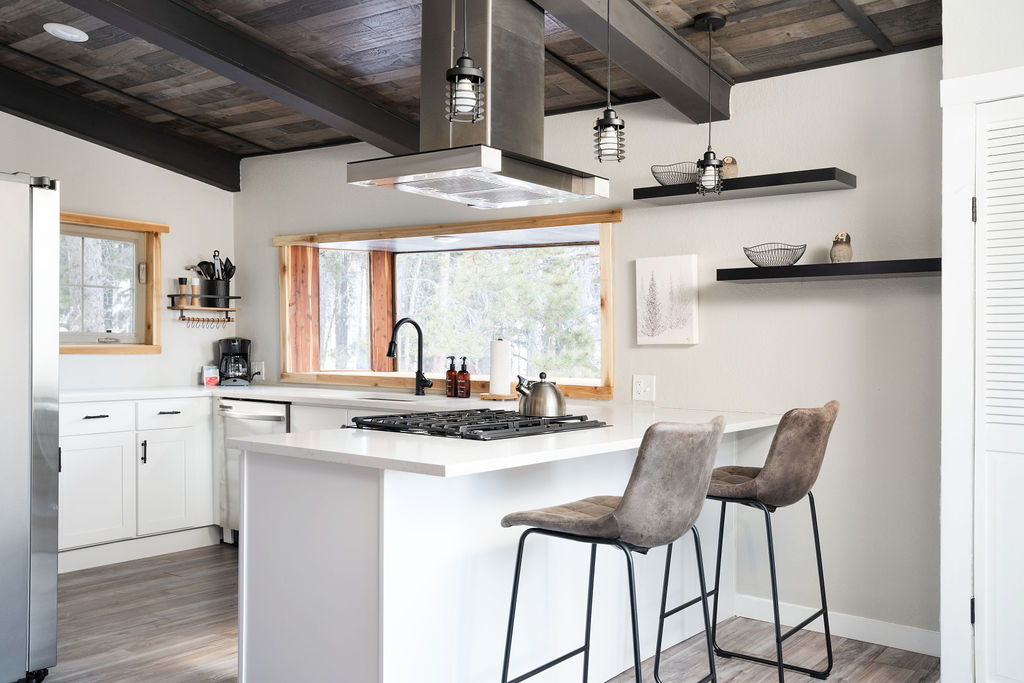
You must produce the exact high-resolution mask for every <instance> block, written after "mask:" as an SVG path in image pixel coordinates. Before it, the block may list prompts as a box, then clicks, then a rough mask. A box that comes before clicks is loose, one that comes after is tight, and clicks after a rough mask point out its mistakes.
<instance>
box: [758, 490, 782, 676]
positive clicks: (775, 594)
mask: <svg viewBox="0 0 1024 683" xmlns="http://www.w3.org/2000/svg"><path fill="white" fill-rule="evenodd" d="M760 507H761V510H762V511H763V512H764V527H765V531H766V533H767V534H768V567H769V570H770V572H771V579H772V611H773V613H774V615H775V655H776V657H778V659H776V660H775V661H776V663H777V664H778V667H779V683H785V681H786V671H785V669H783V664H782V622H781V620H780V618H779V582H778V578H777V577H776V575H775V542H774V540H773V539H772V513H771V512H769V510H768V508H766V507H765V506H764V505H761V506H760Z"/></svg>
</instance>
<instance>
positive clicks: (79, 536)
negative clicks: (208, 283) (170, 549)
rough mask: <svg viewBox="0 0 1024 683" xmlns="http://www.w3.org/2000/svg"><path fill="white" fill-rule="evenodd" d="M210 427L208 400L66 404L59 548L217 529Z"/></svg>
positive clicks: (62, 444)
mask: <svg viewBox="0 0 1024 683" xmlns="http://www.w3.org/2000/svg"><path fill="white" fill-rule="evenodd" d="M212 424H213V423H212V415H211V413H210V399H209V398H205V397H203V398H182V399H153V400H143V401H135V402H132V401H98V402H92V403H72V404H66V405H63V406H61V434H62V436H61V442H60V443H61V460H62V468H61V474H60V499H59V506H60V508H59V523H58V548H59V549H60V550H66V549H69V548H78V547H82V546H88V545H95V544H98V543H107V542H110V541H120V540H125V539H130V538H135V537H137V536H146V535H150V534H159V533H165V532H169V531H177V530H181V529H189V528H196V527H201V526H209V525H212V524H214V502H213V448H212ZM102 425H107V426H108V428H111V429H112V430H113V431H109V432H101V433H94V432H96V431H97V430H102Z"/></svg>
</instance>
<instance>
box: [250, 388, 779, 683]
mask: <svg viewBox="0 0 1024 683" xmlns="http://www.w3.org/2000/svg"><path fill="white" fill-rule="evenodd" d="M467 407H468V406H467ZM569 410H570V412H572V413H575V414H580V413H586V414H587V415H588V416H590V417H591V418H593V419H598V420H603V421H605V422H607V423H608V425H609V426H608V427H605V428H601V429H592V430H585V431H573V432H565V433H560V434H550V435H539V436H530V437H524V438H517V439H507V440H501V441H493V442H480V441H471V440H465V439H446V438H439V437H432V436H426V435H418V434H396V433H388V432H378V431H367V430H361V429H334V430H325V431H319V432H305V433H293V434H281V435H274V436H266V437H260V438H249V439H237V440H234V441H233V442H232V443H233V445H235V446H236V447H238V448H240V449H242V451H243V458H242V475H241V477H242V519H243V521H244V524H243V532H242V538H241V554H240V585H239V665H240V670H239V679H240V680H241V681H244V682H246V683H261V682H263V681H275V682H276V681H282V680H296V679H302V680H316V681H345V682H349V681H351V682H353V683H412V682H416V683H442V682H443V683H480V682H482V681H498V680H500V674H501V660H502V652H503V647H504V640H505V629H506V626H507V619H508V601H509V595H510V592H511V580H512V570H513V564H514V560H515V546H516V543H517V541H518V538H519V534H520V533H521V531H522V530H521V529H503V528H502V527H501V526H500V520H501V518H502V516H504V515H505V514H507V513H509V512H512V511H515V510H523V509H528V508H534V507H541V506H546V505H552V504H556V503H561V502H567V501H570V500H575V499H578V498H583V497H586V496H592V495H600V494H609V495H618V494H620V493H621V492H622V490H623V488H624V487H625V484H626V482H627V480H628V478H629V474H630V471H631V469H632V465H633V460H634V459H635V456H636V449H637V448H638V446H639V445H640V440H641V438H642V436H643V433H644V430H645V429H646V428H647V427H648V426H649V425H651V424H653V423H654V422H658V421H674V422H691V423H696V422H706V421H707V420H709V419H711V418H712V417H714V416H715V415H719V414H721V415H724V417H725V419H726V429H725V431H726V434H725V436H724V438H723V442H722V447H721V449H720V451H719V456H718V461H717V464H719V465H724V464H732V463H737V462H740V463H744V464H759V463H760V461H761V460H763V458H764V454H765V453H766V451H767V448H768V444H769V443H770V440H771V435H772V431H773V430H772V429H771V428H772V427H774V425H775V424H777V422H778V419H779V416H776V415H765V414H753V413H735V412H721V411H705V410H676V409H656V408H650V407H648V408H635V407H631V406H608V405H601V406H598V405H596V404H586V405H583V404H580V405H571V406H569ZM715 512H716V511H715V510H708V511H705V513H704V515H702V519H701V521H700V522H699V526H700V527H701V530H702V531H704V532H705V533H704V534H703V537H704V543H705V557H707V558H713V548H714V544H715V542H716V540H717V539H716V533H717V529H716V526H717V524H716V523H715V521H716V520H715V517H716V515H715V514H714V513H715ZM530 543H531V549H530V552H529V553H528V555H527V558H526V561H525V562H524V567H523V579H522V585H521V590H520V600H519V613H518V616H517V621H516V635H515V641H514V646H513V656H512V666H511V672H512V675H513V676H515V675H518V674H519V673H522V672H524V671H526V670H528V669H530V668H533V667H534V666H536V665H538V664H540V663H542V662H545V661H548V660H549V659H551V658H552V657H554V656H556V655H560V654H562V653H563V652H567V651H569V650H572V649H575V648H576V647H579V646H580V645H581V644H582V640H583V625H584V615H585V606H586V575H587V563H588V559H589V549H588V548H587V546H585V545H583V544H573V543H565V542H558V541H556V540H551V539H533V540H531V541H530ZM680 547H681V549H683V550H682V552H681V553H680V557H679V558H678V559H677V560H676V562H674V565H675V566H674V575H675V578H674V579H673V581H674V583H673V586H674V590H673V591H672V592H670V600H675V599H676V598H677V597H682V593H683V592H684V590H685V591H686V592H688V593H689V595H690V596H692V595H696V594H697V588H696V574H695V571H694V567H693V561H692V554H691V553H692V551H690V550H689V548H688V547H687V546H686V545H681V546H680ZM726 547H727V548H730V547H731V543H729V542H727V544H726ZM709 569H710V566H709ZM663 570H664V550H663V549H657V550H654V551H652V552H651V553H650V554H649V555H648V556H646V557H638V558H637V582H638V586H637V589H638V598H639V606H640V617H641V639H642V644H643V654H644V656H645V657H647V656H650V655H651V654H653V649H654V636H655V629H656V620H657V608H658V601H659V599H660V589H661V580H662V572H663ZM624 576H625V568H624V563H623V562H622V558H621V555H620V554H615V552H614V551H612V550H608V549H603V550H602V551H601V552H599V553H598V568H597V580H596V583H595V602H594V620H593V635H592V643H593V645H594V647H593V650H592V653H591V661H590V670H591V680H594V681H603V680H606V679H608V678H610V677H612V676H614V675H615V674H617V673H619V672H620V671H622V670H624V669H626V668H628V667H630V666H631V665H632V661H631V655H630V645H629V635H628V634H629V620H628V609H629V608H628V598H627V592H626V589H625V583H624ZM732 576H733V573H732V567H731V553H727V557H726V560H725V561H724V562H723V594H722V608H721V613H722V614H724V615H729V614H731V610H732V596H733V593H734V590H733V587H732V586H733V579H732ZM691 611H692V612H693V613H692V614H687V615H685V616H684V617H678V616H677V617H673V618H672V619H671V620H670V621H669V622H668V623H667V625H666V639H665V642H666V646H667V645H668V644H672V643H675V642H678V641H680V640H682V639H683V638H684V637H687V636H689V635H692V634H693V633H696V632H697V631H699V630H700V629H702V628H703V624H702V622H701V619H700V616H699V613H698V612H699V610H691ZM578 659H579V658H576V660H578ZM580 666H581V664H580V662H579V661H570V662H566V663H563V664H561V665H559V666H557V667H555V668H553V669H551V670H549V671H547V672H545V673H544V674H542V675H540V676H538V677H536V678H534V679H531V680H534V681H538V683H543V682H545V681H547V682H551V681H563V680H565V681H568V680H573V681H575V680H578V679H579V675H580V673H579V672H580Z"/></svg>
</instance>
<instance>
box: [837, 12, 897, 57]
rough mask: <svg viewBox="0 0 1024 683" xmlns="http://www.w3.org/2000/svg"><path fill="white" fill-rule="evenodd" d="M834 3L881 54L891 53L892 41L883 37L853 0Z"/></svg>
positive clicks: (880, 31)
mask: <svg viewBox="0 0 1024 683" xmlns="http://www.w3.org/2000/svg"><path fill="white" fill-rule="evenodd" d="M835 3H836V4H837V5H839V8H840V9H842V10H843V11H844V12H846V16H848V17H850V19H852V20H853V23H855V24H857V28H859V29H860V30H861V32H862V33H863V34H864V35H866V36H867V37H868V38H870V39H871V42H873V43H874V44H875V47H877V48H878V49H879V50H881V51H882V52H892V50H893V44H892V41H891V40H889V39H888V38H886V37H885V34H884V33H882V30H881V29H879V28H878V26H876V25H875V22H873V21H871V17H869V16H868V15H867V14H865V13H864V10H862V9H861V8H860V5H858V4H857V3H856V2H854V1H853V0H835Z"/></svg>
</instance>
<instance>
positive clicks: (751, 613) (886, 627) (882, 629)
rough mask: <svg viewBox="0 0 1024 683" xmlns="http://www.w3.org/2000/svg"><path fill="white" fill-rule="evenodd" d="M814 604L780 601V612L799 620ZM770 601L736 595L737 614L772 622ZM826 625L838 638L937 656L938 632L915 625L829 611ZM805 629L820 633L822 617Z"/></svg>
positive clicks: (789, 620) (789, 619) (784, 619)
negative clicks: (827, 624) (805, 605)
mask: <svg viewBox="0 0 1024 683" xmlns="http://www.w3.org/2000/svg"><path fill="white" fill-rule="evenodd" d="M815 610H816V608H813V607H804V606H803V605H794V604H792V603H788V602H780V603H779V616H780V618H781V619H782V623H783V624H786V625H792V624H799V623H800V622H801V621H803V620H804V619H806V618H807V617H809V616H811V614H813V613H814V612H815ZM772 615H773V612H772V601H771V600H768V599H767V598H757V597H754V596H753V595H739V594H737V595H736V616H738V617H746V618H747V619H757V620H758V621H766V622H769V623H771V622H772V621H773V619H774V617H773V616H772ZM828 619H829V622H828V623H829V629H830V630H831V631H832V635H834V636H839V637H841V638H850V639H853V640H861V641H864V642H866V643H875V644H877V645H884V646H886V647H895V648H898V649H900V650H907V651H909V652H919V653H921V654H925V655H929V656H932V657H938V656H939V633H938V631H928V630H926V629H923V628H917V627H914V626H904V625H902V624H892V623H889V622H886V621H878V620H877V619H867V618H865V617H858V616H854V615H852V614H843V613H842V612H833V611H831V610H830V611H829V613H828ZM807 629H808V630H811V631H816V632H818V633H821V632H822V631H823V628H822V622H821V619H816V620H814V622H812V623H811V624H810V625H808V626H807Z"/></svg>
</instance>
